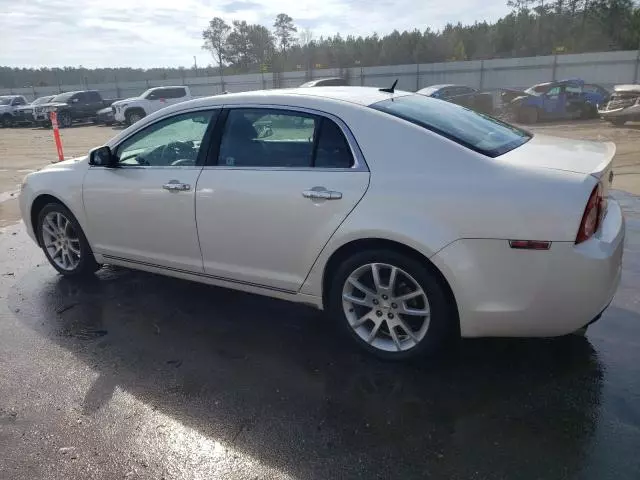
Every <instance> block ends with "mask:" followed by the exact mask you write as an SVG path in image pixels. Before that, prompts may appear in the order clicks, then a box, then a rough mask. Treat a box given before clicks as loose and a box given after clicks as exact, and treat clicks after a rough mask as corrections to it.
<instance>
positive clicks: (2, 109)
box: [0, 105, 11, 112]
mask: <svg viewBox="0 0 640 480" xmlns="http://www.w3.org/2000/svg"><path fill="white" fill-rule="evenodd" d="M10 110H11V105H0V112H6V111H10Z"/></svg>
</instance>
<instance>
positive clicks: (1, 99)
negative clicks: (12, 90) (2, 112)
mask: <svg viewBox="0 0 640 480" xmlns="http://www.w3.org/2000/svg"><path fill="white" fill-rule="evenodd" d="M10 103H11V97H0V105H9V104H10Z"/></svg>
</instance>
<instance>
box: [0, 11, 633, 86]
mask: <svg viewBox="0 0 640 480" xmlns="http://www.w3.org/2000/svg"><path fill="white" fill-rule="evenodd" d="M508 5H509V6H510V7H511V12H510V13H509V14H507V15H506V16H504V17H502V18H500V19H499V20H497V21H496V22H494V23H488V22H476V23H474V24H473V25H462V24H461V23H457V24H448V25H446V26H445V27H444V28H443V29H442V30H432V29H430V28H426V29H425V30H419V29H415V30H413V31H403V32H399V31H397V30H394V31H393V32H391V33H390V34H387V35H383V36H379V35H378V34H376V33H374V34H373V35H369V36H364V37H362V36H358V37H356V36H352V35H349V36H346V37H343V36H341V35H340V34H337V35H334V36H328V37H323V36H320V37H319V38H315V36H314V34H313V32H311V31H310V30H298V28H297V27H296V26H295V21H294V19H293V18H291V17H290V16H289V15H287V14H285V13H281V14H279V15H278V16H277V17H276V18H275V21H274V23H273V25H270V26H269V27H267V26H264V25H259V24H249V23H247V22H246V21H239V20H234V21H232V22H231V24H228V23H227V22H225V21H224V20H223V19H222V18H213V19H212V20H211V21H210V22H209V25H208V26H207V28H206V29H205V30H204V31H203V32H202V39H203V42H204V44H203V48H204V49H205V50H206V51H207V52H209V53H210V54H211V64H210V65H208V66H207V67H204V68H196V67H195V66H193V67H190V68H184V67H179V68H164V69H160V68H157V69H146V70H144V69H133V68H98V69H85V68H82V67H64V68H42V69H24V68H23V69H18V68H9V67H0V85H2V86H3V87H5V88H7V87H8V88H11V87H14V88H15V87H21V86H31V85H34V86H46V85H56V84H70V83H71V84H89V85H90V84H95V83H113V82H118V81H121V82H125V81H137V80H158V79H175V80H176V81H179V80H184V79H185V78H187V77H193V76H198V75H200V76H202V75H209V76H214V75H221V76H222V75H229V74H238V73H250V72H261V71H262V72H282V71H291V70H311V69H319V68H348V67H358V66H362V67H366V66H377V65H399V64H412V63H433V62H446V61H456V60H475V59H489V58H508V57H526V56H535V55H550V54H554V53H558V54H563V53H583V52H596V51H609V50H635V49H638V48H639V46H640V7H636V5H635V4H634V2H633V0H555V1H547V2H545V1H544V0H509V2H508Z"/></svg>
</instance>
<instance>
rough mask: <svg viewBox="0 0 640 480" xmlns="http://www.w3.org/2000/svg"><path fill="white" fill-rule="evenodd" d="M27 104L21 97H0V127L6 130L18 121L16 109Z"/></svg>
mask: <svg viewBox="0 0 640 480" xmlns="http://www.w3.org/2000/svg"><path fill="white" fill-rule="evenodd" d="M26 104H27V100H26V99H25V98H24V97H23V96H22V95H4V96H2V97H0V125H2V126H3V127H5V128H7V127H10V126H12V125H13V124H14V123H16V122H17V121H19V120H18V117H17V112H18V109H19V108H20V107H22V106H24V105H26Z"/></svg>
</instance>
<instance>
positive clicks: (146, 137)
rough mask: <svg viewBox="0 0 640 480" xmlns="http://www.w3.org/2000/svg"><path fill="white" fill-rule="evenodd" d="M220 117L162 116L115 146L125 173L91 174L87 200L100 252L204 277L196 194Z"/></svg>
mask: <svg viewBox="0 0 640 480" xmlns="http://www.w3.org/2000/svg"><path fill="white" fill-rule="evenodd" d="M216 118H217V111H216V110H197V111H191V112H186V113H180V114H174V115H172V116H170V117H165V118H162V119H160V120H158V121H156V122H155V123H152V124H151V125H148V126H145V127H143V128H142V129H141V130H138V131H136V132H135V133H133V134H132V135H130V136H128V137H127V138H126V139H124V140H123V141H122V142H121V143H120V144H119V145H117V146H115V147H114V149H113V152H114V154H115V155H116V156H117V157H118V159H119V162H118V168H106V167H102V166H91V167H90V168H89V170H88V172H87V174H86V176H85V179H84V184H83V199H84V205H85V210H86V216H87V219H88V227H89V228H88V230H89V232H88V233H89V234H88V236H89V238H91V240H92V245H93V247H94V248H95V250H96V252H97V253H100V254H102V255H104V256H105V257H106V258H115V259H118V260H121V261H127V262H131V263H144V264H151V265H157V266H162V267H165V268H172V269H179V270H188V271H192V272H202V256H201V253H200V247H199V244H198V235H197V231H196V223H195V211H194V207H195V198H194V196H195V193H194V192H195V186H196V183H197V181H198V176H199V175H200V172H201V171H202V165H203V163H204V156H205V155H206V150H207V149H206V147H205V145H206V144H207V143H208V136H207V135H208V134H210V131H211V128H212V125H213V123H214V122H215V119H216Z"/></svg>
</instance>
